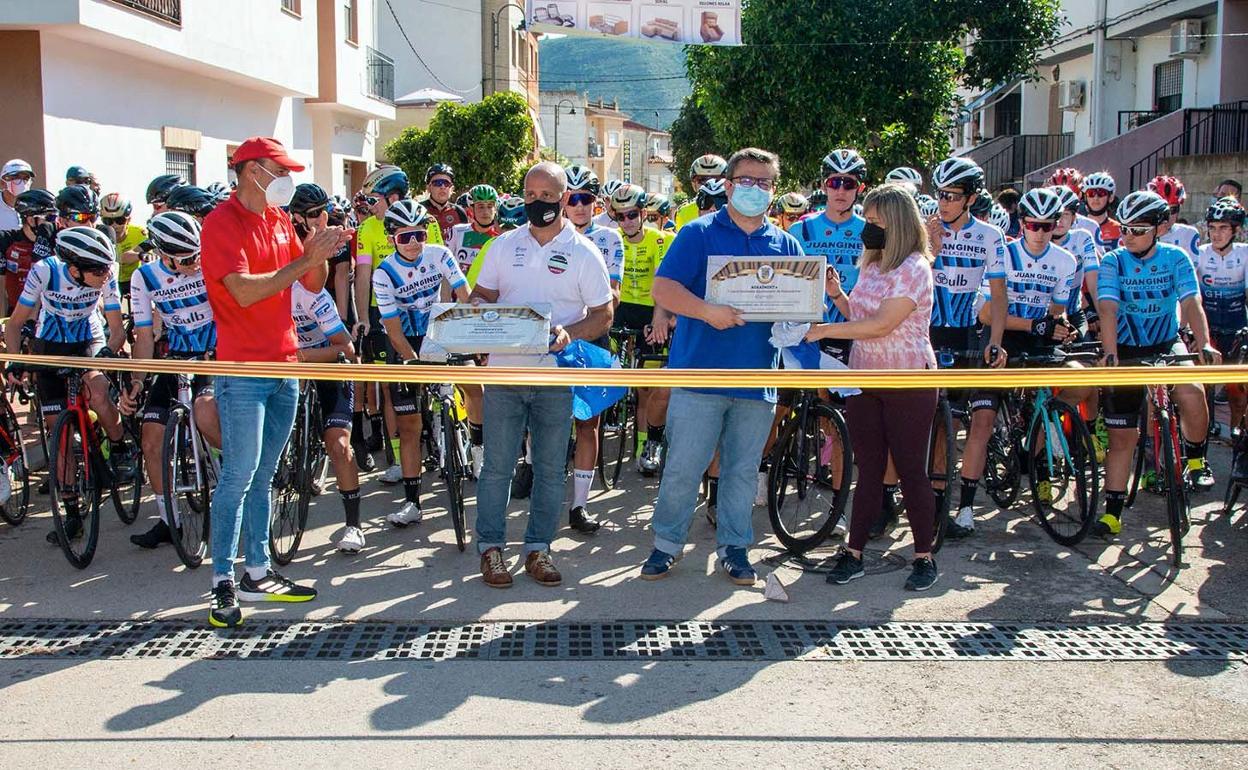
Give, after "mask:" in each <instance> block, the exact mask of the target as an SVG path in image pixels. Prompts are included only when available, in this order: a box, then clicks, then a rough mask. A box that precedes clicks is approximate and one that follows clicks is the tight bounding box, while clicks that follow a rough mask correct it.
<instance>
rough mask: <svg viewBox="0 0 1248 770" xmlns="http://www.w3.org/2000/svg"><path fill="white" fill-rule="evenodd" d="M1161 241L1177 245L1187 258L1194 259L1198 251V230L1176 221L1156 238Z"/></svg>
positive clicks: (1193, 260)
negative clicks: (1167, 230)
mask: <svg viewBox="0 0 1248 770" xmlns="http://www.w3.org/2000/svg"><path fill="white" fill-rule="evenodd" d="M1157 240H1158V241H1160V242H1161V243H1168V244H1170V245H1171V246H1178V247H1179V248H1180V249H1182V250H1183V253H1184V254H1186V255H1187V258H1188V259H1190V260H1192V262H1193V263H1194V262H1195V261H1196V253H1197V252H1198V251H1200V231H1199V230H1197V229H1196V228H1195V227H1192V226H1191V225H1185V224H1183V223H1182V222H1176V223H1175V224H1174V226H1172V227H1171V228H1170V230H1169V232H1167V233H1166V234H1165V235H1162V236H1160V237H1158V238H1157Z"/></svg>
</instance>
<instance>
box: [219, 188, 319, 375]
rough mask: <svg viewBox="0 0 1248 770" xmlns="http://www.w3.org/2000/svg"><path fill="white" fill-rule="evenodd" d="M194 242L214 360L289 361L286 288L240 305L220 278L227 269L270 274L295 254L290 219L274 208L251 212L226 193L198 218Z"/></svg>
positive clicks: (291, 342) (299, 250) (291, 336)
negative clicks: (211, 323) (213, 332)
mask: <svg viewBox="0 0 1248 770" xmlns="http://www.w3.org/2000/svg"><path fill="white" fill-rule="evenodd" d="M200 244H201V248H202V251H203V256H202V261H203V268H204V283H205V285H206V286H207V288H208V304H209V305H211V306H212V315H213V318H214V319H215V320H216V323H217V358H218V359H220V360H222V361H294V360H295V351H296V349H297V342H296V340H295V322H294V319H293V317H292V315H291V312H290V288H289V287H288V288H287V289H286V290H285V291H282V292H279V293H278V294H276V295H274V296H272V297H269V298H268V299H264V300H261V301H259V302H257V303H255V304H254V305H251V306H250V307H242V306H241V305H239V304H238V302H237V301H236V300H235V299H234V295H232V294H230V291H229V289H227V288H225V284H224V283H223V282H222V279H224V278H225V276H227V275H229V274H230V273H251V274H264V273H272V272H275V271H277V270H280V269H281V268H283V267H285V266H286V265H288V264H290V263H291V262H293V261H295V260H296V259H298V258H299V257H301V256H302V255H303V246H302V244H300V243H299V239H298V238H297V237H295V229H294V226H293V225H291V223H290V218H289V217H288V216H286V214H285V212H283V211H282V210H281V209H279V208H278V207H276V206H267V207H265V209H264V215H263V216H257V215H256V214H254V213H252V212H251V211H249V210H248V209H247V207H246V206H244V205H243V204H241V203H239V201H238V196H237V195H232V196H230V199H229V200H227V201H226V202H225V203H222V204H221V205H220V206H217V208H216V210H214V211H213V212H212V213H211V214H209V215H208V217H207V218H206V219H205V220H204V227H203V232H202V234H201V236H200Z"/></svg>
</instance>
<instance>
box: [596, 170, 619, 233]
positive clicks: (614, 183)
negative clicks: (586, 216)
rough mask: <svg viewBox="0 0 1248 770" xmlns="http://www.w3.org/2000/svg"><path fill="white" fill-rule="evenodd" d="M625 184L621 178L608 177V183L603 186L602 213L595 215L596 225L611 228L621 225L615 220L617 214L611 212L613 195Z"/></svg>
mask: <svg viewBox="0 0 1248 770" xmlns="http://www.w3.org/2000/svg"><path fill="white" fill-rule="evenodd" d="M623 184H624V183H623V182H621V181H620V180H619V179H608V180H607V183H606V184H604V185H603V186H602V213H601V214H599V215H598V216H596V217H594V224H595V225H598V226H599V227H609V228H611V229H615V228H617V227H619V225H618V224H616V222H615V216H614V215H613V214H612V213H611V196H612V195H613V194H614V193H615V191H616V190H618V189H620V186H621V185H623Z"/></svg>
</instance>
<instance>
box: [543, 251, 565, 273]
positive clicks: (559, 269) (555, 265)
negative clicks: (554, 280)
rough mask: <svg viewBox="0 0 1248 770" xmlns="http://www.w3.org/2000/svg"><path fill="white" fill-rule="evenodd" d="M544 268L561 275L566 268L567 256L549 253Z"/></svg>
mask: <svg viewBox="0 0 1248 770" xmlns="http://www.w3.org/2000/svg"><path fill="white" fill-rule="evenodd" d="M546 269H547V270H549V271H550V272H552V273H554V274H555V275H563V273H564V271H565V270H567V269H568V258H567V257H565V256H563V255H562V254H551V255H550V259H548V260H546Z"/></svg>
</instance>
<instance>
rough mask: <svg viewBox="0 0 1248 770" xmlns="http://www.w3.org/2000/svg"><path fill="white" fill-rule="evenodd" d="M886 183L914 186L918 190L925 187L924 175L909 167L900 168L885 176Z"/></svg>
mask: <svg viewBox="0 0 1248 770" xmlns="http://www.w3.org/2000/svg"><path fill="white" fill-rule="evenodd" d="M884 181H885V182H899V183H901V184H912V185H914V187H915V189H916V190H917V189H921V188H922V187H923V175H922V174H920V173H919V172H918V170H917V169H913V168H910V167H909V166H898V167H897V168H895V169H893V170H892V171H890V172H888V173H887V174H885V175H884Z"/></svg>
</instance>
